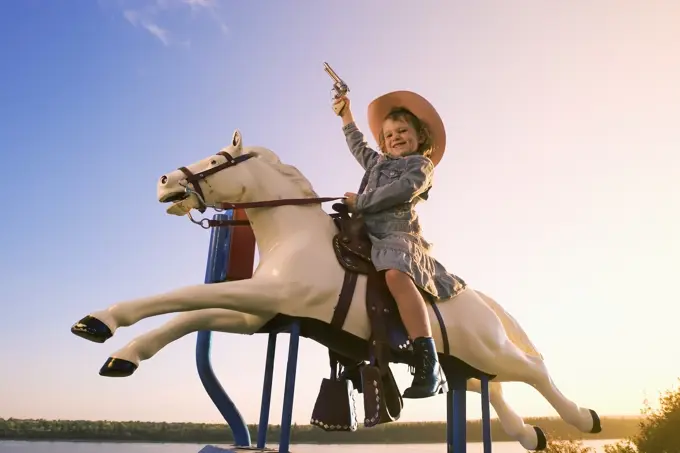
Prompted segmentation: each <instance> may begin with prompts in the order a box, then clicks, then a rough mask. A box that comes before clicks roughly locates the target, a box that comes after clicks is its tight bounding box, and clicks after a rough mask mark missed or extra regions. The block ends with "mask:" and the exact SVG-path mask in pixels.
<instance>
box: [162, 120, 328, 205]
mask: <svg viewBox="0 0 680 453" xmlns="http://www.w3.org/2000/svg"><path fill="white" fill-rule="evenodd" d="M157 192H158V201H160V202H161V203H172V206H170V207H169V208H168V210H167V212H168V214H174V215H180V216H181V215H186V214H187V213H189V211H191V210H192V209H197V210H199V211H201V212H203V211H205V209H206V208H207V207H215V206H216V205H220V204H222V203H243V202H251V201H262V200H263V199H272V198H274V199H275V198H279V197H282V196H291V197H315V196H316V194H315V193H314V191H313V189H312V187H311V185H310V184H309V181H307V179H306V178H305V177H304V176H302V174H301V173H300V172H299V171H298V170H297V169H296V168H295V167H292V166H290V165H285V164H283V163H281V161H280V160H279V158H278V157H277V156H276V154H274V153H273V152H272V151H270V150H268V149H266V148H261V147H248V148H244V147H243V143H242V138H241V133H240V132H239V131H238V130H236V131H234V135H233V137H232V140H231V144H230V145H229V147H227V148H224V149H222V150H221V151H219V152H218V153H217V154H214V155H212V156H209V157H206V158H205V159H202V160H200V161H198V162H196V163H193V164H191V165H188V166H186V167H180V168H179V169H177V170H175V171H172V172H170V173H166V174H164V175H163V176H161V177H160V179H159V180H158V186H157Z"/></svg>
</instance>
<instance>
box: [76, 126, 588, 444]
mask: <svg viewBox="0 0 680 453" xmlns="http://www.w3.org/2000/svg"><path fill="white" fill-rule="evenodd" d="M241 140H242V139H241V134H240V133H239V131H238V130H236V131H235V132H234V134H233V139H232V143H231V146H229V147H227V148H225V149H223V150H222V151H220V152H219V153H217V154H215V155H212V156H210V157H207V158H205V159H203V160H201V161H199V162H196V163H194V164H192V165H189V166H188V167H182V168H180V169H178V170H176V171H173V172H171V173H167V174H165V175H164V176H162V177H161V178H160V179H159V181H158V187H157V191H158V200H159V201H160V202H161V203H172V204H171V206H170V207H169V208H168V210H167V211H168V213H170V214H174V215H178V216H184V215H187V214H189V212H190V210H192V209H198V210H199V211H201V212H203V211H204V210H205V208H206V207H215V206H223V203H235V204H239V203H245V204H246V205H247V204H248V203H250V204H251V205H257V203H258V202H262V201H266V200H282V199H298V200H299V199H302V198H314V197H317V195H316V193H315V192H314V190H313V189H312V186H311V184H310V183H309V181H308V180H307V179H306V178H305V177H304V176H303V175H302V174H301V173H300V172H299V171H298V170H297V169H296V168H295V167H293V166H290V165H286V164H284V163H282V162H281V161H280V159H279V158H278V157H277V155H276V154H274V152H272V151H270V150H268V149H266V148H262V147H245V148H244V147H243V144H242V141H241ZM274 206H275V207H251V208H247V209H246V213H247V216H248V219H249V220H250V222H251V226H252V229H253V232H254V235H255V238H256V242H257V247H258V250H259V264H258V266H257V269H256V270H255V272H254V274H253V277H252V278H250V279H246V280H238V281H227V282H223V283H215V284H199V285H194V286H188V287H184V288H179V289H176V290H173V291H170V292H167V293H165V294H158V295H154V296H150V297H144V298H139V299H135V300H131V301H126V302H120V303H116V304H114V305H111V306H109V307H108V308H105V309H102V310H99V311H95V312H92V313H90V314H89V315H88V316H86V317H84V318H83V319H81V320H80V321H79V322H78V323H76V324H74V326H73V327H72V332H73V333H74V334H76V335H79V336H81V337H83V338H86V339H88V340H90V341H95V342H100V343H102V342H104V341H106V340H107V339H108V338H110V337H111V336H112V335H113V334H114V333H115V331H116V330H117V329H118V328H120V327H127V326H131V325H133V324H135V323H136V322H138V321H141V320H142V319H145V318H148V317H151V316H156V315H162V314H166V313H178V312H183V313H181V314H179V315H177V316H176V317H175V318H173V319H171V320H170V321H168V322H167V323H165V324H164V325H162V326H161V327H159V328H157V329H154V330H152V331H150V332H147V333H145V334H143V335H140V336H139V337H137V338H135V339H134V340H132V341H130V342H129V343H128V344H127V345H126V346H125V347H123V348H122V349H120V350H119V351H117V352H115V353H113V354H112V355H111V357H110V359H109V362H108V363H110V362H111V361H115V362H116V363H117V364H118V365H121V364H127V366H128V368H127V372H125V373H122V374H119V375H129V374H132V372H134V370H135V369H137V368H138V367H139V365H140V363H141V362H142V361H144V360H148V359H150V358H151V357H153V356H154V355H155V354H156V353H158V351H160V350H161V349H162V348H164V347H165V346H166V345H168V344H170V343H171V342H173V341H175V340H177V339H179V338H181V337H183V336H184V335H187V334H189V333H192V332H196V331H199V330H212V331H219V332H229V333H239V334H253V333H256V332H257V331H258V330H259V329H260V328H262V326H264V325H265V324H266V323H267V322H268V321H270V320H271V319H272V318H274V317H275V316H277V315H279V314H281V315H287V316H290V317H297V318H311V319H315V320H318V321H320V322H322V323H330V321H331V318H332V317H333V311H334V307H335V305H336V304H337V302H338V293H339V292H340V289H341V286H342V284H343V276H344V273H345V270H344V269H343V268H342V266H341V265H340V264H339V262H338V259H337V257H336V255H335V253H334V250H333V247H332V238H333V236H334V235H335V234H336V233H337V228H336V225H335V224H334V222H333V220H332V219H331V217H330V216H329V215H328V214H327V213H326V212H324V211H323V210H322V208H321V205H320V203H319V202H317V203H313V204H298V205H290V204H283V203H279V204H278V205H276V204H275V205H274ZM291 263H295V265H291ZM365 289H366V278H365V275H360V276H359V278H358V281H357V286H356V291H355V292H354V298H353V299H352V303H351V306H350V309H349V312H348V314H347V318H346V320H345V323H344V327H343V330H344V331H345V332H347V333H349V334H351V335H353V336H355V337H358V338H360V339H362V340H366V341H367V340H368V339H369V337H370V335H371V328H370V323H369V318H368V315H367V310H366V304H365V303H364V302H365V296H366V294H365ZM437 305H438V308H439V310H440V313H441V316H442V318H443V322H444V325H445V327H446V331H447V332H448V342H449V344H448V348H447V349H449V351H450V355H452V356H455V357H457V358H458V359H460V360H462V361H463V362H465V363H467V364H469V365H470V366H472V367H474V368H476V369H478V370H481V371H482V372H484V373H488V374H489V375H493V376H495V377H494V378H493V379H492V380H491V381H490V384H489V394H490V403H491V405H492V406H493V407H494V409H495V411H496V414H497V415H498V419H499V421H500V423H501V425H502V427H503V429H504V431H505V432H506V433H507V434H508V435H509V436H510V437H511V438H513V439H515V440H517V441H518V442H520V444H521V445H522V446H523V447H524V448H526V449H529V450H535V449H539V448H541V447H544V446H545V438H544V437H543V439H541V437H542V436H544V435H543V433H542V432H541V431H540V429H539V428H535V427H533V426H529V425H526V424H525V423H524V421H523V420H522V418H521V417H520V416H519V415H518V414H517V413H515V412H514V411H513V409H512V408H510V407H509V406H508V405H507V404H506V402H505V400H504V398H503V393H502V389H501V383H502V382H524V383H526V384H528V385H530V386H532V387H533V388H535V389H536V390H538V392H540V393H541V395H543V396H544V397H545V398H546V400H547V401H548V402H549V403H550V404H551V405H552V407H553V408H554V409H555V410H556V411H557V413H558V414H559V415H560V417H561V418H562V419H563V420H564V421H566V422H567V423H568V424H570V425H573V426H574V427H576V428H578V429H579V430H580V431H582V432H585V433H595V432H599V431H600V430H601V426H600V420H599V417H598V415H597V414H596V413H595V411H593V410H591V409H587V408H582V407H579V406H578V405H577V404H575V403H574V402H572V401H571V400H569V399H568V398H566V397H565V396H564V395H563V394H562V393H561V392H560V391H559V390H558V388H557V387H556V386H555V384H554V383H553V382H552V379H551V378H550V375H549V373H548V370H547V368H546V366H545V364H544V362H543V358H542V356H541V354H540V353H539V352H538V351H537V350H536V348H535V347H534V346H533V344H532V343H531V341H530V340H529V338H528V337H527V335H526V334H525V332H524V331H523V330H522V328H521V327H520V325H519V324H518V323H517V321H515V319H514V318H513V317H512V316H510V315H509V314H508V313H506V312H505V310H504V309H503V308H502V307H501V306H500V305H499V304H497V303H496V302H495V301H494V300H493V299H491V298H490V297H488V296H486V295H484V294H482V293H481V292H479V291H476V290H473V289H472V288H470V287H469V286H468V287H467V289H466V290H464V291H462V292H461V293H460V294H458V295H457V296H455V297H454V298H453V299H451V300H448V301H444V302H441V303H438V304H437ZM428 311H429V315H430V320H431V323H432V328H433V335H434V338H435V342H436V344H437V350H438V352H439V353H440V354H442V353H443V352H444V350H445V346H444V344H443V340H442V337H443V336H442V331H441V329H440V328H439V323H438V320H437V318H436V315H435V313H434V311H433V309H432V307H431V306H430V307H428ZM467 389H468V390H469V391H474V392H480V391H481V386H480V381H479V380H476V379H470V380H468V383H467Z"/></svg>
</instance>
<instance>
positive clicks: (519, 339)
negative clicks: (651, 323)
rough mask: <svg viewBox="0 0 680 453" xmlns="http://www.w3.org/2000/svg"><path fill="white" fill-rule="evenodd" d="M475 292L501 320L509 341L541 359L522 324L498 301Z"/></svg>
mask: <svg viewBox="0 0 680 453" xmlns="http://www.w3.org/2000/svg"><path fill="white" fill-rule="evenodd" d="M475 292H476V293H477V294H479V297H481V298H482V299H483V300H484V302H486V304H487V305H488V306H489V307H490V308H491V309H492V310H493V311H494V313H496V316H498V318H499V319H500V320H501V323H502V324H503V328H504V329H505V333H506V334H507V336H508V338H509V339H510V341H512V342H513V344H514V345H515V346H517V347H518V348H520V349H521V350H522V351H523V352H524V353H526V354H529V355H531V356H534V357H538V358H539V359H541V360H543V356H542V355H541V353H540V352H538V350H537V349H536V347H535V346H534V344H533V343H532V342H531V340H529V337H528V336H527V334H526V332H524V329H522V326H520V325H519V323H518V322H517V321H516V320H515V318H513V317H512V316H511V315H510V314H509V313H508V312H507V311H505V309H504V308H503V307H501V306H500V305H499V304H498V302H496V301H495V300H493V299H492V298H490V297H489V296H487V295H486V294H484V293H482V292H481V291H479V290H477V289H475Z"/></svg>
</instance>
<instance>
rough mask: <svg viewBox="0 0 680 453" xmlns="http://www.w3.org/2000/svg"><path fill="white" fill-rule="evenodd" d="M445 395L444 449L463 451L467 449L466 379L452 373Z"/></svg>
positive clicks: (462, 452)
mask: <svg viewBox="0 0 680 453" xmlns="http://www.w3.org/2000/svg"><path fill="white" fill-rule="evenodd" d="M450 383H451V386H450V389H449V393H448V394H447V395H446V399H447V402H446V428H447V429H446V431H447V433H446V451H447V453H465V452H466V449H467V436H466V432H465V430H466V427H467V426H466V425H467V406H466V399H467V379H465V378H463V377H460V376H456V375H453V379H450Z"/></svg>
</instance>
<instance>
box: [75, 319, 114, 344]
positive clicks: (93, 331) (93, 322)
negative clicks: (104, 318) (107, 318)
mask: <svg viewBox="0 0 680 453" xmlns="http://www.w3.org/2000/svg"><path fill="white" fill-rule="evenodd" d="M71 333H72V334H74V335H77V336H79V337H80V338H85V339H86V340H90V341H94V342H95V343H104V342H105V341H106V340H108V339H109V338H111V337H112V336H113V333H112V332H111V329H109V328H108V327H107V326H106V324H104V323H103V322H101V321H100V320H98V319H97V318H93V317H92V316H90V315H88V316H85V317H84V318H83V319H81V320H80V321H78V322H77V323H75V324H73V326H72V327H71Z"/></svg>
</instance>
